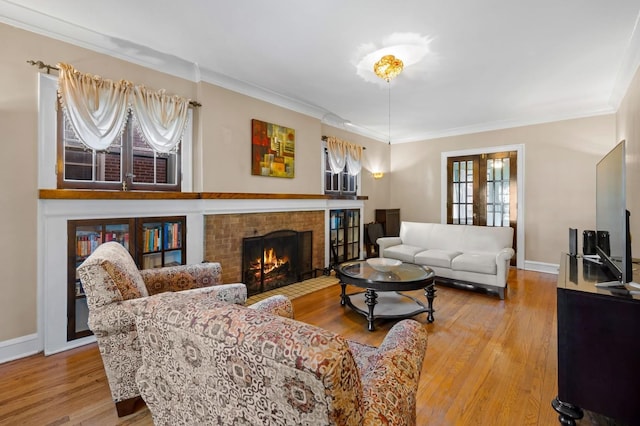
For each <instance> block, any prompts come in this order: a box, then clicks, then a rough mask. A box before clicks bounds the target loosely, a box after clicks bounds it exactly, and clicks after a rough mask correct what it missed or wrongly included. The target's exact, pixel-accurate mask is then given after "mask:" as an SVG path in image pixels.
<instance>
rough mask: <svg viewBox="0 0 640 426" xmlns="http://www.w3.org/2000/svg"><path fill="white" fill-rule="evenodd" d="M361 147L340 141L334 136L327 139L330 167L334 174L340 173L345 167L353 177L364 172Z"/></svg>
mask: <svg viewBox="0 0 640 426" xmlns="http://www.w3.org/2000/svg"><path fill="white" fill-rule="evenodd" d="M363 149H364V148H363V147H362V146H360V145H357V144H354V143H351V142H347V141H344V140H342V139H338V138H336V137H333V136H328V137H327V154H328V157H329V167H330V168H331V172H332V173H340V172H341V171H342V170H343V169H344V166H345V165H346V166H347V172H348V173H349V174H350V175H351V176H356V175H357V174H358V173H360V170H362V150H363Z"/></svg>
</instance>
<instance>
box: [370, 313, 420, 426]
mask: <svg viewBox="0 0 640 426" xmlns="http://www.w3.org/2000/svg"><path fill="white" fill-rule="evenodd" d="M426 350H427V331H426V329H425V328H424V326H423V325H422V324H420V323H419V322H417V321H415V320H403V321H400V322H399V323H397V324H396V325H394V326H393V328H391V330H389V333H387V336H386V337H385V339H384V341H383V342H382V344H381V345H380V347H378V348H377V350H375V351H374V352H372V353H371V354H370V355H369V357H368V358H369V361H370V362H369V365H368V366H367V368H366V371H363V376H362V387H363V392H364V395H363V396H364V398H363V400H364V424H379V422H380V419H386V422H387V423H388V424H407V425H412V424H415V418H416V395H417V390H418V384H419V382H420V373H421V371H422V363H423V361H424V355H425V352H426ZM390 392H391V393H393V398H391V397H389V396H388V395H387V394H388V393H390ZM380 400H384V401H386V403H385V404H379V403H378V401H380ZM381 410H384V411H381ZM411 419H413V422H412V421H411Z"/></svg>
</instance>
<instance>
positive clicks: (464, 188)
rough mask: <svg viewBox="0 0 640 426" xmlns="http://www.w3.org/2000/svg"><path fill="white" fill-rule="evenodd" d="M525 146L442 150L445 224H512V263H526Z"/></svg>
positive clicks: (443, 217) (442, 192)
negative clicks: (514, 252) (523, 227)
mask: <svg viewBox="0 0 640 426" xmlns="http://www.w3.org/2000/svg"><path fill="white" fill-rule="evenodd" d="M523 157H524V147H523V146H522V145H516V146H511V145H510V146H502V147H494V148H485V149H479V150H467V151H455V152H444V153H442V169H441V170H442V172H441V174H442V181H441V182H442V190H441V199H442V210H441V221H442V223H452V224H464V225H478V226H510V227H512V228H513V230H514V244H513V249H514V250H515V251H516V256H514V258H513V259H512V261H511V262H512V265H515V266H518V265H520V267H521V268H522V267H523V265H524V232H522V230H521V229H520V228H522V226H520V227H519V226H518V225H519V224H523V223H524V211H523V210H524V206H523V200H524V197H523V194H524V188H523V182H524V180H523V179H524V178H523V176H524V173H523V167H524V165H523V164H524V162H523Z"/></svg>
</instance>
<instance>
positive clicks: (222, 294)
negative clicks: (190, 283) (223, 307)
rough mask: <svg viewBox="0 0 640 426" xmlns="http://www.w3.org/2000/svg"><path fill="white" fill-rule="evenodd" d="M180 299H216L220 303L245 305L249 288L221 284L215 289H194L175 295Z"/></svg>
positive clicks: (238, 284)
mask: <svg viewBox="0 0 640 426" xmlns="http://www.w3.org/2000/svg"><path fill="white" fill-rule="evenodd" d="M174 294H175V295H176V296H178V297H188V298H192V299H214V300H217V301H219V302H227V303H234V304H236V305H244V304H245V303H246V302H247V286H246V285H244V284H242V283H235V284H220V285H216V286H213V287H201V288H192V289H190V290H184V291H179V292H176V293H174Z"/></svg>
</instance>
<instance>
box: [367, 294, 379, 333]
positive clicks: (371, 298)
mask: <svg viewBox="0 0 640 426" xmlns="http://www.w3.org/2000/svg"><path fill="white" fill-rule="evenodd" d="M377 298H378V295H377V294H376V292H375V291H374V290H371V289H370V288H368V289H367V291H366V292H365V294H364V301H365V303H366V304H367V306H368V307H369V314H368V315H367V321H368V323H369V325H368V327H367V329H368V330H369V331H373V330H374V327H373V320H374V317H373V307H374V306H376V303H378V301H377V300H376V299H377Z"/></svg>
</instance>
